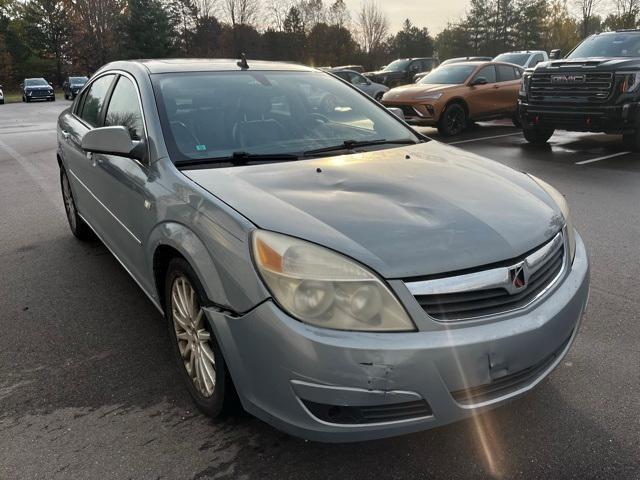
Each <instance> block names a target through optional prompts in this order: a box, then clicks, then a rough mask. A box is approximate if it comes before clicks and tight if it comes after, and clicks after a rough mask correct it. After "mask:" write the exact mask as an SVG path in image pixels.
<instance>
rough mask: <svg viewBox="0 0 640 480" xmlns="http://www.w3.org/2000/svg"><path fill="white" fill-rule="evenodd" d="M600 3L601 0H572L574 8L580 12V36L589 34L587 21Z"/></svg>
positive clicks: (584, 36)
mask: <svg viewBox="0 0 640 480" xmlns="http://www.w3.org/2000/svg"><path fill="white" fill-rule="evenodd" d="M601 4H602V0H574V5H575V6H576V9H577V10H578V11H579V12H580V16H581V18H582V37H583V38H586V37H587V35H589V22H590V21H591V19H592V18H593V16H594V15H595V14H596V13H597V10H598V9H599V7H600V6H601Z"/></svg>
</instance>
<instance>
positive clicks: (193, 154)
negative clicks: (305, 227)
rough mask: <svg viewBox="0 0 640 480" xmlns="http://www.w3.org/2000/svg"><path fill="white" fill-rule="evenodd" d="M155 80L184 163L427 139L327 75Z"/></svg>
mask: <svg viewBox="0 0 640 480" xmlns="http://www.w3.org/2000/svg"><path fill="white" fill-rule="evenodd" d="M152 81H153V83H154V91H155V92H156V99H157V103H158V106H159V111H160V119H161V123H162V128H163V131H164V134H165V138H166V139H167V144H168V146H169V150H170V153H171V157H172V160H173V161H174V162H176V163H177V162H180V161H197V160H199V159H202V160H203V161H205V160H206V161H211V159H223V158H229V157H233V156H234V155H237V154H238V153H240V152H242V153H248V154H253V155H278V154H288V155H296V156H301V155H302V154H303V153H305V152H306V153H308V152H309V151H311V150H317V149H323V148H327V147H329V148H331V147H335V146H340V145H342V144H343V143H344V142H345V141H346V142H353V141H355V142H369V141H380V140H392V141H397V140H401V141H406V142H410V143H414V142H418V141H419V139H418V138H417V137H416V135H415V134H414V133H413V132H412V131H411V130H410V129H408V128H406V127H405V126H404V125H402V123H400V122H399V121H397V120H396V119H395V117H393V116H392V114H390V113H389V112H388V111H386V110H385V109H384V108H381V107H380V106H378V105H376V104H375V103H374V102H372V101H370V100H368V99H367V98H366V97H364V96H362V95H354V93H353V91H352V90H351V88H350V87H349V86H347V85H345V84H344V83H342V82H340V81H338V80H337V79H335V78H333V77H332V76H330V75H327V74H324V73H320V72H270V71H265V72H260V71H251V70H249V71H246V72H194V73H180V74H158V75H154V76H153V77H152ZM388 147H389V146H387V145H385V146H377V147H376V148H388Z"/></svg>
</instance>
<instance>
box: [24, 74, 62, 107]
mask: <svg viewBox="0 0 640 480" xmlns="http://www.w3.org/2000/svg"><path fill="white" fill-rule="evenodd" d="M20 89H21V90H22V101H23V102H27V103H29V102H31V101H34V100H46V101H48V102H55V100H56V95H55V93H54V91H53V87H52V86H51V84H50V83H49V82H47V81H46V80H45V79H44V78H25V79H24V81H22V83H20Z"/></svg>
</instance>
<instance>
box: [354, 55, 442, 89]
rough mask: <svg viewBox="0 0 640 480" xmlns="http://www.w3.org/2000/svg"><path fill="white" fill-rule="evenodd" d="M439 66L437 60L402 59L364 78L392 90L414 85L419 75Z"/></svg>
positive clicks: (367, 74) (430, 58) (368, 73)
mask: <svg viewBox="0 0 640 480" xmlns="http://www.w3.org/2000/svg"><path fill="white" fill-rule="evenodd" d="M437 66H438V59H437V58H432V57H425V58H401V59H399V60H394V61H393V62H391V63H390V64H389V65H387V66H386V67H384V68H382V69H380V70H378V71H376V72H367V73H364V76H365V77H367V78H368V79H369V80H371V81H372V82H376V83H381V84H383V85H386V86H387V87H390V88H392V87H397V86H399V85H406V84H407V83H413V78H414V77H415V76H416V75H417V74H418V73H421V72H429V71H431V70H433V69H434V68H435V67H437Z"/></svg>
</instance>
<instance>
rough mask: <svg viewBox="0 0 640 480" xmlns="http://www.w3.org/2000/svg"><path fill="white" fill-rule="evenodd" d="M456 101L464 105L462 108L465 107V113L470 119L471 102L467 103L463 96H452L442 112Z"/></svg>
mask: <svg viewBox="0 0 640 480" xmlns="http://www.w3.org/2000/svg"><path fill="white" fill-rule="evenodd" d="M454 103H457V104H459V105H461V106H462V108H464V113H465V115H466V116H467V120H468V119H469V115H470V113H471V112H470V110H469V104H468V103H467V101H466V100H465V99H464V98H462V97H453V98H450V99H449V100H448V101H447V103H446V104H445V106H444V108H443V109H442V112H443V113H444V111H445V110H446V109H447V108H448V107H449V106H451V105H453V104H454Z"/></svg>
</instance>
